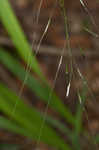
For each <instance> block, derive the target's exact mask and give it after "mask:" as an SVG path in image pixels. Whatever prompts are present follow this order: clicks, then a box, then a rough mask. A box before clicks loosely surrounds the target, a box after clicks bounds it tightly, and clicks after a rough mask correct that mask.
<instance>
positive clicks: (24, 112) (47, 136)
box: [0, 84, 70, 150]
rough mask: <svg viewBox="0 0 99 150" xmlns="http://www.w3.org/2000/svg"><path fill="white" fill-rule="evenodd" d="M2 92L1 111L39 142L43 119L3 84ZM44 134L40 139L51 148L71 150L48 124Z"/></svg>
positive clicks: (0, 86) (45, 126)
mask: <svg viewBox="0 0 99 150" xmlns="http://www.w3.org/2000/svg"><path fill="white" fill-rule="evenodd" d="M0 91H1V93H0V109H1V110H2V111H3V112H4V113H5V114H7V115H8V116H10V118H12V119H14V120H15V121H16V122H17V123H18V124H19V125H20V127H22V128H24V129H26V130H27V131H28V133H29V134H30V137H31V136H32V137H33V139H35V140H38V138H39V132H40V130H41V125H42V117H41V116H40V115H39V114H38V113H37V111H36V110H35V109H33V108H31V107H28V106H27V104H25V103H23V100H20V99H19V98H18V97H17V96H16V95H15V94H14V93H12V92H11V91H10V90H8V89H7V88H6V87H5V86H3V85H2V84H0ZM16 103H17V105H16ZM15 108H16V109H15ZM14 109H15V110H14ZM42 133H43V134H42V135H41V137H40V140H41V141H43V142H45V143H47V144H49V145H51V146H55V147H56V148H59V147H60V148H61V149H63V150H64V149H67V150H69V149H70V148H69V146H68V145H66V144H64V142H63V140H62V139H61V138H60V137H59V136H58V135H57V133H56V132H55V131H54V130H53V129H52V128H51V127H49V126H48V125H47V124H44V127H43V129H42ZM52 137H53V138H52ZM57 143H58V144H57Z"/></svg>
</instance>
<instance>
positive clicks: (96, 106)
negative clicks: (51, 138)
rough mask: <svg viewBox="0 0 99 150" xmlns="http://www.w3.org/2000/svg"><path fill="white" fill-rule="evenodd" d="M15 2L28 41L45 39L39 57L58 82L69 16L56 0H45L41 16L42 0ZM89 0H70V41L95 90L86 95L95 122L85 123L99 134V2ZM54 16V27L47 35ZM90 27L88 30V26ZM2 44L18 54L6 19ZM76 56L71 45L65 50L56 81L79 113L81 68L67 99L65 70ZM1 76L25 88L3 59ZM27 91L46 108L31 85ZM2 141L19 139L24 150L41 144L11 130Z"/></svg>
mask: <svg viewBox="0 0 99 150" xmlns="http://www.w3.org/2000/svg"><path fill="white" fill-rule="evenodd" d="M9 1H10V3H11V5H12V7H13V9H14V11H15V14H16V16H17V18H18V19H19V21H20V24H21V26H22V28H23V30H24V32H25V34H26V36H27V38H28V41H29V42H30V44H31V45H32V46H33V50H36V49H37V48H38V45H39V43H40V41H41V43H40V48H39V51H38V53H37V59H38V61H39V63H40V66H41V68H42V70H43V72H44V74H45V75H46V77H47V79H48V80H49V83H50V84H51V86H53V83H54V79H55V74H56V71H57V68H58V64H59V59H60V54H61V52H62V48H63V47H64V43H65V44H67V41H66V38H65V28H64V18H63V17H62V15H61V11H60V7H59V5H58V3H57V2H55V1H54V0H43V1H42V6H41V9H40V13H39V16H38V12H39V7H40V3H41V0H36V1H35V0H17V1H13V0H9ZM83 1H84V4H85V6H86V7H85V8H84V7H83V6H82V5H81V3H80V1H79V0H75V1H74V0H65V8H66V13H67V18H68V26H69V40H70V46H71V49H72V53H73V58H74V59H75V61H76V63H77V65H78V66H79V68H80V71H81V72H82V74H83V76H84V77H85V78H86V79H87V81H88V86H89V87H90V89H89V90H90V91H91V94H90V92H89V93H88V97H87V100H86V110H87V115H88V118H89V119H88V120H89V121H88V120H87V119H86V117H85V118H84V125H85V126H86V128H87V129H88V130H89V131H90V132H91V134H96V133H98V132H99V19H98V18H99V1H98V0H94V1H93V0H83ZM37 16H38V17H37ZM49 19H50V25H49V28H48V30H47V32H46V34H45V35H44V37H43V38H42V36H43V33H44V31H45V28H46V25H47V24H48V22H49ZM87 29H88V31H86V30H87ZM41 39H42V40H41ZM0 45H2V46H3V47H7V48H8V49H9V51H10V53H14V52H13V44H12V43H11V41H10V39H9V37H8V34H7V32H6V31H5V29H4V28H3V26H2V24H0ZM80 50H81V51H82V52H81V51H80ZM70 61H71V60H70V58H69V56H68V49H67V48H66V49H65V52H64V55H63V63H62V65H61V68H60V71H59V75H58V77H57V81H56V83H55V90H56V93H57V95H59V96H60V97H61V98H62V99H63V101H64V103H65V104H66V105H68V106H69V107H70V109H71V111H72V112H75V110H76V104H77V93H76V91H77V89H80V88H81V86H82V81H81V79H80V78H79V76H78V75H77V73H75V76H74V79H73V81H72V84H71V90H70V95H69V98H66V97H65V95H66V87H67V84H68V77H67V76H66V70H65V69H66V64H69V63H70ZM22 63H23V62H22ZM0 80H2V81H3V82H5V83H6V84H8V85H9V87H11V88H13V89H14V90H15V91H17V93H18V92H19V89H20V88H19V87H20V86H21V83H20V81H19V80H18V79H15V78H13V76H12V75H11V74H10V73H9V72H8V70H7V69H6V68H5V67H4V66H3V65H2V64H0ZM22 96H23V97H26V98H27V99H28V100H29V103H31V104H33V105H35V106H36V107H38V108H40V109H42V110H44V108H45V106H44V104H43V103H41V102H38V101H37V98H36V97H35V96H34V94H33V93H32V92H31V91H29V90H28V89H27V88H26V87H25V88H24V91H23V94H22ZM49 113H52V114H54V115H56V116H57V114H55V113H54V112H51V110H49ZM25 140H26V141H25ZM0 141H2V142H8V143H14V144H15V143H21V144H22V145H23V147H22V149H25V150H26V149H33V147H34V145H35V143H33V142H31V141H28V140H27V139H25V138H23V137H19V136H17V135H13V134H11V133H9V132H8V133H7V132H5V131H1V132H0ZM24 143H25V145H24ZM40 149H41V150H43V149H44V150H47V147H45V146H44V145H43V144H41V146H40Z"/></svg>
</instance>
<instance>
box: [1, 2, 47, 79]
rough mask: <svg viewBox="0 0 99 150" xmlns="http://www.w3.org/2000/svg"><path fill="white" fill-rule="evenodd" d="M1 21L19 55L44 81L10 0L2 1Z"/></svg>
mask: <svg viewBox="0 0 99 150" xmlns="http://www.w3.org/2000/svg"><path fill="white" fill-rule="evenodd" d="M0 19H1V21H2V23H3V25H4V26H5V28H6V29H7V31H8V33H9V35H10V36H11V39H12V41H13V43H14V45H15V47H16V50H17V52H18V54H19V55H20V56H21V57H22V58H23V59H24V61H25V62H27V64H28V65H30V66H31V67H32V69H33V70H34V72H36V73H37V74H38V76H39V77H41V78H42V79H43V80H44V76H43V74H42V72H41V70H40V67H39V65H38V62H37V60H36V58H35V56H33V54H32V48H31V47H30V45H29V44H28V42H27V40H26V37H25V35H24V33H23V31H22V29H21V27H20V25H19V22H18V21H17V19H16V17H15V15H14V12H13V10H12V8H11V6H10V4H9V2H8V0H0Z"/></svg>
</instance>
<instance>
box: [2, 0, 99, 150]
mask: <svg viewBox="0 0 99 150" xmlns="http://www.w3.org/2000/svg"><path fill="white" fill-rule="evenodd" d="M61 2H62V4H64V3H63V2H64V1H61ZM62 7H63V5H62ZM0 20H1V22H2V23H3V25H4V27H5V29H6V30H7V32H8V33H9V36H10V37H11V39H12V41H13V43H14V45H15V52H16V53H17V54H18V55H19V57H20V58H21V59H22V60H24V61H25V63H26V64H27V66H28V67H29V68H31V70H32V72H34V73H35V74H36V75H37V76H38V77H39V80H37V79H36V78H35V77H34V76H33V75H32V74H31V73H30V72H28V70H27V72H26V70H25V68H24V67H23V66H22V64H21V63H20V62H19V60H18V59H16V58H15V57H14V56H12V55H11V54H9V53H8V52H7V51H6V50H5V49H3V48H2V47H0V62H1V63H2V64H3V65H4V66H5V67H6V68H7V69H8V70H9V71H10V72H12V74H13V75H14V76H15V77H17V78H18V79H19V80H21V81H22V82H24V80H25V77H26V76H27V81H26V82H25V83H24V84H25V85H26V86H27V87H28V88H29V89H30V90H32V91H33V92H34V93H35V95H36V96H37V97H38V98H39V99H40V100H43V101H44V103H46V104H49V106H50V107H51V108H52V109H53V110H54V111H56V112H58V113H59V115H60V116H61V117H62V118H64V119H65V120H66V122H68V123H69V124H70V125H72V126H73V127H74V130H73V131H72V130H70V129H69V128H68V127H67V126H66V125H64V124H63V123H61V122H60V121H58V120H57V119H55V118H53V117H52V116H48V115H47V114H46V116H45V117H46V118H45V122H44V113H42V112H40V111H38V110H37V109H36V108H34V107H31V106H29V105H28V104H26V103H25V102H24V100H22V99H21V98H20V97H19V96H17V95H16V93H15V92H14V91H12V90H11V89H8V87H7V86H6V85H4V84H3V83H1V82H0V111H2V112H3V113H4V114H5V115H6V116H7V117H8V118H9V119H7V118H6V117H0V128H2V129H6V130H9V131H12V132H14V133H17V134H20V135H23V136H26V137H28V138H30V139H33V140H36V141H37V142H38V140H40V141H42V142H44V143H46V144H48V145H50V146H53V147H55V148H56V149H61V150H71V149H72V148H71V147H70V146H69V145H68V144H66V143H67V142H66V141H64V139H63V138H62V137H61V136H60V135H59V133H57V132H56V130H55V129H54V128H57V129H58V130H60V131H61V132H62V133H63V134H66V135H67V137H68V138H69V140H70V141H71V143H72V146H73V148H74V149H78V150H79V149H80V146H79V145H80V143H79V136H80V134H81V132H82V112H83V104H84V99H85V97H84V95H81V94H80V93H78V99H80V101H82V105H78V109H77V112H76V115H75V116H73V115H72V113H71V111H70V110H69V109H68V108H67V107H66V106H65V105H64V104H63V103H62V100H61V99H60V98H59V97H58V96H57V95H56V94H55V92H54V91H52V89H51V88H50V86H49V84H48V82H47V80H46V78H45V76H44V74H43V73H42V71H41V69H40V67H39V64H38V61H37V60H36V57H35V56H34V55H33V53H32V49H31V47H30V45H29V43H28V42H27V40H26V37H25V35H24V33H23V31H22V29H21V27H20V25H19V22H18V20H17V19H16V17H15V15H14V13H13V10H12V8H11V6H10V4H9V1H8V0H0ZM67 37H68V36H67ZM67 72H68V68H66V73H67ZM42 125H43V128H42ZM53 127H54V128H53ZM41 129H42V134H40V132H41ZM97 139H98V138H97ZM97 141H98V140H97Z"/></svg>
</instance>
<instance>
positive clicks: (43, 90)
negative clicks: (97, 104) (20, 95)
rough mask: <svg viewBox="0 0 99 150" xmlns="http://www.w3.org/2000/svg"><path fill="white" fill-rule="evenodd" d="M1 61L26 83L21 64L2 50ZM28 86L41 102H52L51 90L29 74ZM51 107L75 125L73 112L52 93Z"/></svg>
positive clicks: (0, 50)
mask: <svg viewBox="0 0 99 150" xmlns="http://www.w3.org/2000/svg"><path fill="white" fill-rule="evenodd" d="M0 61H1V62H2V63H3V64H4V65H5V66H6V67H7V68H8V69H9V70H10V71H11V72H12V73H14V75H16V76H17V77H18V78H19V79H21V80H22V81H24V78H25V75H26V72H25V69H24V68H23V67H22V66H21V64H20V63H19V62H18V61H17V60H16V59H15V58H13V57H12V56H11V55H10V54H8V53H7V52H5V51H4V50H3V49H0ZM26 84H27V86H28V87H29V88H30V89H31V90H33V91H34V93H35V94H36V96H38V97H40V99H41V100H44V101H45V102H46V103H48V101H49V100H50V94H51V89H50V88H48V87H47V86H44V85H42V84H41V83H40V82H39V81H37V80H36V79H35V78H34V77H33V76H31V75H30V74H28V79H27V82H26ZM49 105H50V106H51V107H52V108H53V109H54V110H56V111H58V112H59V113H60V114H61V115H62V116H63V117H64V118H65V119H66V121H68V122H70V123H72V124H74V122H75V119H74V117H73V116H72V114H71V112H70V111H69V110H68V108H66V106H64V104H63V103H62V101H61V100H60V99H59V98H58V97H57V96H56V95H55V94H54V92H52V95H51V102H50V103H49Z"/></svg>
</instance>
